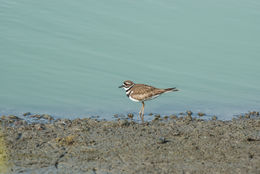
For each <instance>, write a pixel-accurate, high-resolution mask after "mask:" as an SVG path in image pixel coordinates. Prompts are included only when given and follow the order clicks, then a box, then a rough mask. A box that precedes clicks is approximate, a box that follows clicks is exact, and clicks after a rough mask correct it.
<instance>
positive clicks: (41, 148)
mask: <svg viewBox="0 0 260 174" xmlns="http://www.w3.org/2000/svg"><path fill="white" fill-rule="evenodd" d="M252 116H254V118H252ZM213 119H214V120H208V121H205V120H201V119H194V118H193V117H192V116H185V117H182V118H176V117H169V119H168V120H167V121H166V120H161V119H159V118H155V119H154V120H153V121H151V122H146V123H144V124H140V123H136V122H134V121H131V120H122V119H121V120H116V121H100V120H95V119H90V118H88V119H75V120H69V119H58V120H52V117H48V116H46V120H47V122H46V123H31V124H28V123H27V121H25V120H21V119H19V118H15V117H14V116H13V118H9V117H2V119H1V125H2V126H1V132H2V135H1V137H2V138H3V139H4V141H5V143H4V144H5V146H6V147H5V149H6V150H5V152H6V153H7V157H6V158H5V159H6V161H7V163H8V165H7V166H8V167H9V168H8V171H9V172H8V173H93V174H95V173H96V174H99V173H102V174H106V173H113V174H114V173H260V117H259V116H257V114H256V113H253V114H252V115H251V116H250V114H249V116H247V115H245V116H242V117H241V118H238V119H233V120H232V121H220V120H216V118H213Z"/></svg>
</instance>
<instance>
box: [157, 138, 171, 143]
mask: <svg viewBox="0 0 260 174" xmlns="http://www.w3.org/2000/svg"><path fill="white" fill-rule="evenodd" d="M167 142H169V141H168V140H166V138H164V137H161V138H159V140H158V142H157V143H159V144H165V143H167Z"/></svg>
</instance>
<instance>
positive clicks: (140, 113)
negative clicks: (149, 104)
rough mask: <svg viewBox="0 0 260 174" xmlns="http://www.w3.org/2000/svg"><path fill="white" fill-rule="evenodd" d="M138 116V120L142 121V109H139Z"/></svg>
mask: <svg viewBox="0 0 260 174" xmlns="http://www.w3.org/2000/svg"><path fill="white" fill-rule="evenodd" d="M139 116H140V119H142V107H141V110H140V112H139Z"/></svg>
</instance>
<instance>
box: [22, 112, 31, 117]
mask: <svg viewBox="0 0 260 174" xmlns="http://www.w3.org/2000/svg"><path fill="white" fill-rule="evenodd" d="M28 115H31V112H25V113H24V114H23V116H28Z"/></svg>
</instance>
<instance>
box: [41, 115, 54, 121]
mask: <svg viewBox="0 0 260 174" xmlns="http://www.w3.org/2000/svg"><path fill="white" fill-rule="evenodd" d="M41 117H42V118H44V119H46V120H53V117H52V116H50V115H49V114H43V115H42V116H41Z"/></svg>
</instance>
